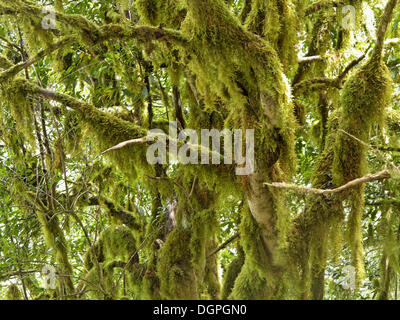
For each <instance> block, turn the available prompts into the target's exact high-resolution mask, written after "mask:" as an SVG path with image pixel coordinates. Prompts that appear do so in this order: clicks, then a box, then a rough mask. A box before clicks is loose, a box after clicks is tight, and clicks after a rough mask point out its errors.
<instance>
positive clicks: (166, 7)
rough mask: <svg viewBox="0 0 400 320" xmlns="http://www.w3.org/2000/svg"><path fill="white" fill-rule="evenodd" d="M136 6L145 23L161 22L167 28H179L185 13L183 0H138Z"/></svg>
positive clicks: (157, 23) (155, 23)
mask: <svg viewBox="0 0 400 320" xmlns="http://www.w3.org/2000/svg"><path fill="white" fill-rule="evenodd" d="M135 5H136V8H137V10H138V13H139V15H140V16H141V18H142V20H143V22H144V23H146V24H150V25H155V26H156V25H159V24H163V25H165V26H167V27H169V28H174V29H179V26H180V24H181V23H182V21H183V19H184V17H185V15H186V4H185V1H183V0H177V1H176V0H175V1H173V0H138V1H135Z"/></svg>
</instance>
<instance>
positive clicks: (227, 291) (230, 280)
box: [222, 246, 245, 300]
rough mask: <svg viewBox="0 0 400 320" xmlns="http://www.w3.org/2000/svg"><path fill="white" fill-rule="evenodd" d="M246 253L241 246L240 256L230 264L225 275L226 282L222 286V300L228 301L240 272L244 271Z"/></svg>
mask: <svg viewBox="0 0 400 320" xmlns="http://www.w3.org/2000/svg"><path fill="white" fill-rule="evenodd" d="M244 257H245V255H244V252H243V249H242V248H241V247H240V246H239V248H238V255H237V256H236V257H235V259H233V260H232V262H231V263H230V264H229V266H228V268H227V270H226V272H225V275H224V282H223V286H222V299H223V300H226V299H228V298H229V296H230V295H231V293H232V290H233V288H234V285H235V281H236V278H237V277H238V275H239V273H240V271H241V270H242V267H243V264H244Z"/></svg>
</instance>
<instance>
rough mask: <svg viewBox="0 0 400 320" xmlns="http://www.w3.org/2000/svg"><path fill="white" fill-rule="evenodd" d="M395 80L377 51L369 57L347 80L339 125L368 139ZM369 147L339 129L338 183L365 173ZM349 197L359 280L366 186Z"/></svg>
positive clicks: (335, 165) (380, 118)
mask: <svg viewBox="0 0 400 320" xmlns="http://www.w3.org/2000/svg"><path fill="white" fill-rule="evenodd" d="M391 95H392V80H391V77H390V74H389V71H388V69H387V67H386V66H385V65H384V63H383V62H382V60H381V58H380V54H376V53H375V54H374V55H372V57H371V58H370V60H369V61H368V62H367V63H366V64H365V65H364V66H363V67H361V68H360V69H359V70H357V71H356V72H355V73H354V75H352V76H351V77H350V78H349V79H348V80H347V81H346V83H345V85H344V88H343V92H342V94H341V122H340V125H339V129H341V130H343V131H345V132H346V133H348V134H350V135H352V136H354V137H355V138H357V139H359V140H361V141H364V142H368V140H369V136H370V130H371V128H372V126H374V125H376V124H378V125H380V126H381V128H382V127H383V125H384V119H385V110H386V108H387V107H388V106H389V105H390V103H391ZM366 156H367V148H366V146H365V145H364V144H362V143H360V142H359V141H357V140H356V139H354V138H352V137H350V136H348V135H347V134H345V133H343V132H340V133H339V135H338V136H337V140H336V144H335V157H334V163H333V178H334V182H335V184H336V185H343V184H345V183H346V182H349V181H351V180H354V179H356V178H359V177H362V176H363V175H365V174H366V173H367V171H368V169H367V163H366V159H367V157H366ZM348 197H349V199H350V208H351V211H350V218H349V227H348V232H349V241H350V245H351V249H352V252H353V264H354V267H356V269H357V280H358V283H359V281H360V279H361V278H362V275H363V273H364V269H363V248H362V226H361V221H362V214H363V208H364V200H363V198H364V187H363V186H362V187H358V188H356V189H354V190H352V191H351V193H350V194H348Z"/></svg>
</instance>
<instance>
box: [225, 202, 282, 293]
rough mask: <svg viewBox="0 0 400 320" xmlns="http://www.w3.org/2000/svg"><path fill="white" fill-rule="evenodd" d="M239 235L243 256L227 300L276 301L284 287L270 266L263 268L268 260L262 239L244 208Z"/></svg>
mask: <svg viewBox="0 0 400 320" xmlns="http://www.w3.org/2000/svg"><path fill="white" fill-rule="evenodd" d="M240 234H241V242H240V243H241V245H242V247H243V250H244V252H245V253H246V256H245V260H244V264H243V266H242V268H241V271H240V274H239V275H238V276H237V278H236V281H235V284H234V288H233V290H232V293H231V295H230V298H231V299H235V300H248V299H265V298H266V297H268V298H269V299H274V298H279V294H280V293H281V290H282V287H284V286H285V283H283V282H280V280H278V279H279V277H275V276H276V275H277V273H278V272H280V271H279V270H276V269H275V267H274V266H272V265H265V264H264V262H265V261H268V260H269V259H268V251H267V249H266V248H265V245H264V243H263V239H262V230H261V228H260V226H259V225H258V224H257V222H256V221H255V220H254V218H253V216H252V215H251V213H250V210H249V208H248V207H247V206H244V207H243V213H242V221H241V224H240ZM278 282H280V283H278Z"/></svg>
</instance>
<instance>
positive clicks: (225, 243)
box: [207, 232, 240, 259]
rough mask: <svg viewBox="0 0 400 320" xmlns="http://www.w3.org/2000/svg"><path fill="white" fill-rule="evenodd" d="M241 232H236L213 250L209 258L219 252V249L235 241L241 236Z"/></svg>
mask: <svg viewBox="0 0 400 320" xmlns="http://www.w3.org/2000/svg"><path fill="white" fill-rule="evenodd" d="M239 236H240V233H239V232H238V233H236V234H234V235H233V236H232V237H230V238H229V239H228V240H226V241H225V242H224V243H223V244H221V245H220V246H219V247H218V248H217V249H215V250H214V251H212V252H211V253H210V254H209V255H208V256H207V259H208V258H210V257H211V256H213V255H214V254H216V253H218V252H219V251H221V250H223V249H225V248H226V247H227V246H228V245H229V244H230V243H231V242H233V241H235V240H236V239H237V238H239Z"/></svg>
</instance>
